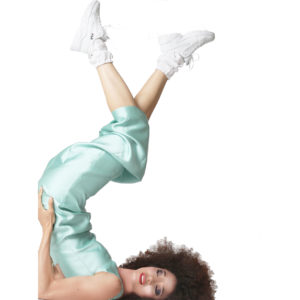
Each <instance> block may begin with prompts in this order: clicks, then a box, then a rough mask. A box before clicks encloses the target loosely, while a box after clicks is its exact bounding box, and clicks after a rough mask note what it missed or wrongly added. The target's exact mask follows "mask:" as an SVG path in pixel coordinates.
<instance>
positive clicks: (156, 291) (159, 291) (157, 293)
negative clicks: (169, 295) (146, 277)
mask: <svg viewBox="0 0 300 300" xmlns="http://www.w3.org/2000/svg"><path fill="white" fill-rule="evenodd" d="M160 293H161V289H160V288H159V287H158V286H156V287H155V295H156V296H160Z"/></svg>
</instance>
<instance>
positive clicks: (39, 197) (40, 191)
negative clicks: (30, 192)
mask: <svg viewBox="0 0 300 300" xmlns="http://www.w3.org/2000/svg"><path fill="white" fill-rule="evenodd" d="M42 195H43V188H42V187H40V189H39V194H38V202H39V204H38V206H39V208H41V207H43V205H42Z"/></svg>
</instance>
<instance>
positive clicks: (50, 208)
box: [48, 197, 54, 210]
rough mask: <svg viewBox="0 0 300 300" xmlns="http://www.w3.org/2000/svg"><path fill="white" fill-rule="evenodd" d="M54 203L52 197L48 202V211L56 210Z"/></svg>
mask: <svg viewBox="0 0 300 300" xmlns="http://www.w3.org/2000/svg"><path fill="white" fill-rule="evenodd" d="M53 202H54V200H53V198H52V197H50V198H49V200H48V210H54V208H53Z"/></svg>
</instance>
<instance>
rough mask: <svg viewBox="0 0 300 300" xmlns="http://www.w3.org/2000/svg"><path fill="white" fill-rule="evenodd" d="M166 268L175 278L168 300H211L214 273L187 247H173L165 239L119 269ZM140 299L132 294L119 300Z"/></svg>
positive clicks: (132, 258)
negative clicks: (175, 283) (173, 288)
mask: <svg viewBox="0 0 300 300" xmlns="http://www.w3.org/2000/svg"><path fill="white" fill-rule="evenodd" d="M150 266H151V267H157V268H162V269H167V270H169V271H170V272H172V273H173V274H174V275H175V276H176V278H177V285H176V288H175V290H174V292H173V293H172V294H171V295H170V296H169V297H167V298H166V299H167V300H183V299H184V300H213V299H215V297H214V295H215V292H216V288H217V286H216V283H215V281H214V280H213V279H212V275H213V272H212V271H211V269H210V268H209V266H208V264H207V263H206V262H205V261H203V260H202V259H201V257H200V254H199V253H198V252H193V249H192V248H191V249H188V248H187V247H186V246H174V244H173V243H172V242H170V241H167V239H166V238H164V239H162V240H159V241H158V242H157V244H156V245H154V246H152V247H151V248H150V249H148V250H147V251H146V252H144V253H143V252H140V253H139V255H138V256H131V257H129V258H128V259H127V260H126V262H125V263H124V264H122V265H120V267H121V268H127V269H135V270H136V269H139V268H142V267H150ZM125 299H126V300H137V299H141V298H140V297H138V296H137V295H135V294H130V295H126V296H124V297H122V300H125Z"/></svg>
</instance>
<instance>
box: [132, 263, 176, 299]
mask: <svg viewBox="0 0 300 300" xmlns="http://www.w3.org/2000/svg"><path fill="white" fill-rule="evenodd" d="M134 275H135V276H134V286H133V292H134V293H135V294H136V295H138V296H139V297H143V298H152V299H165V298H166V297H168V296H169V295H170V294H171V293H172V292H173V291H174V289H175V286H176V283H177V279H176V277H175V275H174V274H173V273H171V272H170V271H168V270H166V269H160V268H156V267H145V268H140V269H137V270H135V274H134Z"/></svg>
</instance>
